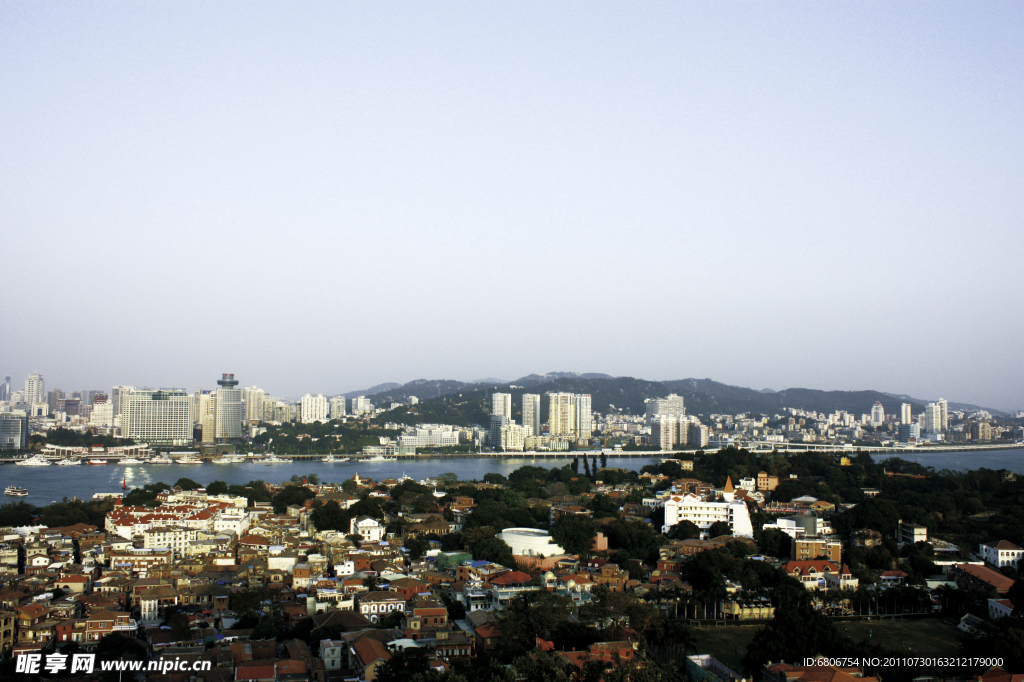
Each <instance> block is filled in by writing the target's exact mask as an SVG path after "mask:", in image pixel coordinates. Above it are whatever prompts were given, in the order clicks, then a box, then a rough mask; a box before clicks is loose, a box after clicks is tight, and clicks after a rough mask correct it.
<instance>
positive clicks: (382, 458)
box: [364, 455, 398, 462]
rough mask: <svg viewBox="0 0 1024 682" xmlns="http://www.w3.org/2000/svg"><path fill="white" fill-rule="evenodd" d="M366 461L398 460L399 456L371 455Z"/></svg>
mask: <svg viewBox="0 0 1024 682" xmlns="http://www.w3.org/2000/svg"><path fill="white" fill-rule="evenodd" d="M364 461H366V462H397V461H398V458H397V457H385V456H384V455H374V456H373V457H370V458H369V459H367V460H364Z"/></svg>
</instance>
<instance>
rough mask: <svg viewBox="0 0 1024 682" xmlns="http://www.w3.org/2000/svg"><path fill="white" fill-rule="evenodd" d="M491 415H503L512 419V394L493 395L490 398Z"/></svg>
mask: <svg viewBox="0 0 1024 682" xmlns="http://www.w3.org/2000/svg"><path fill="white" fill-rule="evenodd" d="M491 414H498V415H504V416H506V417H508V418H509V419H511V418H512V394H511V393H495V394H494V395H493V396H491Z"/></svg>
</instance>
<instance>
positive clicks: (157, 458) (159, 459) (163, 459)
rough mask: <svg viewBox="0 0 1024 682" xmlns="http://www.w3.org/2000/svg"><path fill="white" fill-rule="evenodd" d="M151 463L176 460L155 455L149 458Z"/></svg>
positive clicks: (169, 462) (168, 462) (170, 462)
mask: <svg viewBox="0 0 1024 682" xmlns="http://www.w3.org/2000/svg"><path fill="white" fill-rule="evenodd" d="M149 464H174V460H172V459H171V458H170V457H153V458H152V459H150V460H149Z"/></svg>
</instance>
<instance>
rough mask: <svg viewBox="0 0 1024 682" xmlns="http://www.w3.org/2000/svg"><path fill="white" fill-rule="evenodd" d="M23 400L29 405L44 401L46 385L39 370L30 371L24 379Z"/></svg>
mask: <svg viewBox="0 0 1024 682" xmlns="http://www.w3.org/2000/svg"><path fill="white" fill-rule="evenodd" d="M25 402H26V403H28V404H29V405H34V404H35V403H45V402H46V387H45V384H44V382H43V377H42V375H41V374H39V372H32V373H31V374H29V375H28V379H25Z"/></svg>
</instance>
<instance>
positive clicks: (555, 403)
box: [548, 393, 576, 436]
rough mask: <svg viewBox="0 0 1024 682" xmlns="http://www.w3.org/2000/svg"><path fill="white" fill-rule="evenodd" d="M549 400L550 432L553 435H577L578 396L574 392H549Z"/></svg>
mask: <svg viewBox="0 0 1024 682" xmlns="http://www.w3.org/2000/svg"><path fill="white" fill-rule="evenodd" d="M548 401H549V409H548V433H550V434H551V435H552V436H571V435H575V429H576V396H574V395H573V394H572V393H549V394H548Z"/></svg>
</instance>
